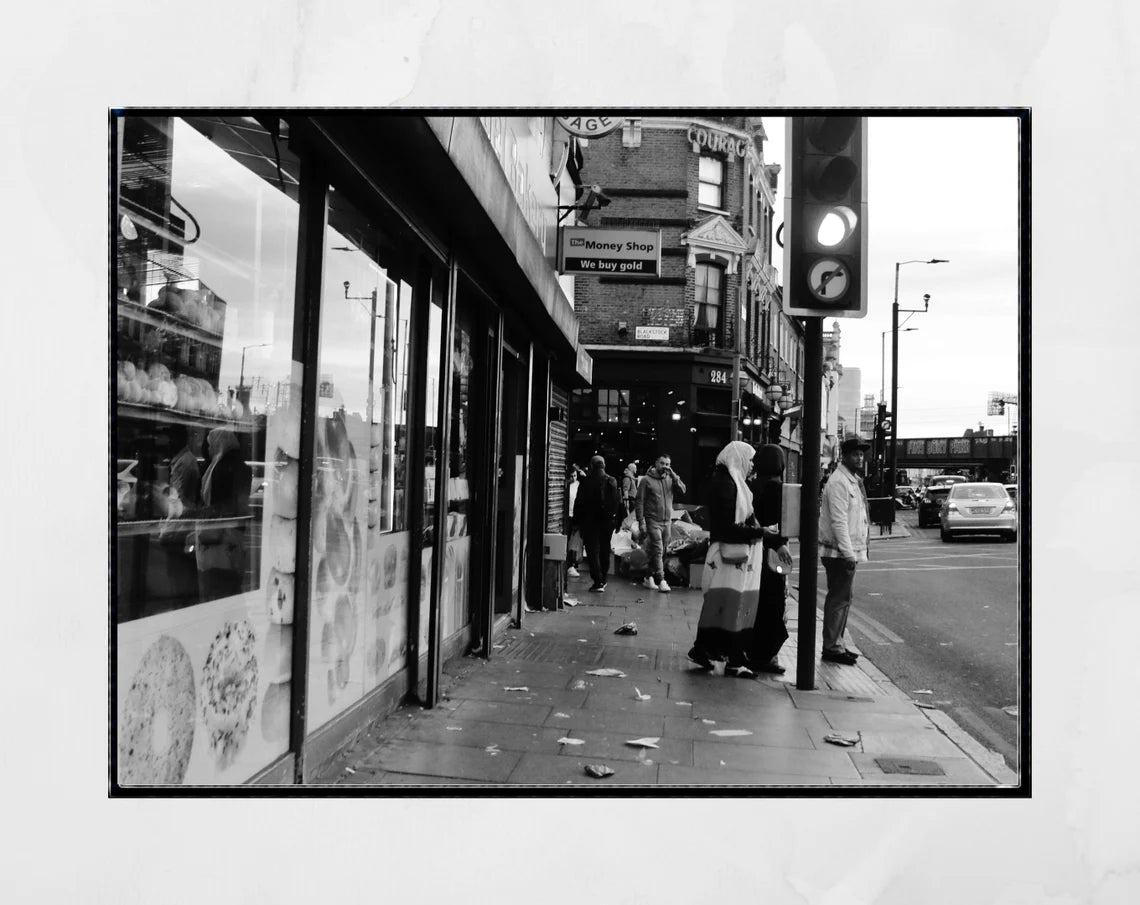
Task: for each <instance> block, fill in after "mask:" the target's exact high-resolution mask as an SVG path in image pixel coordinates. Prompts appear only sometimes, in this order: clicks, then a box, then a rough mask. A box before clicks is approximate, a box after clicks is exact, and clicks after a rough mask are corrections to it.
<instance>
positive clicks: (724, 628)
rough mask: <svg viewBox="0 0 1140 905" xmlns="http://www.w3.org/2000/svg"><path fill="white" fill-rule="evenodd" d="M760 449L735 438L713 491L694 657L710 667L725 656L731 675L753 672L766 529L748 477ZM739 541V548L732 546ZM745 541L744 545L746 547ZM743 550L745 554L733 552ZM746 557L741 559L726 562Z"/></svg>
mask: <svg viewBox="0 0 1140 905" xmlns="http://www.w3.org/2000/svg"><path fill="white" fill-rule="evenodd" d="M755 455H756V450H755V449H753V447H752V446H751V444H748V443H745V442H743V441H741V440H734V441H733V442H731V443H729V444H728V446H726V447H725V448H724V449H722V450H721V452H720V455H718V456H717V457H716V471H715V473H714V475H713V480H712V486H711V489H710V492H709V552H708V556H707V557H706V559H705V575H706V582H705V599H704V605H703V606H702V607H701V616H700V620H699V621H698V623H697V638H696V641H695V642H694V644H693V648H692V650H690V651H689V659H690V660H691V661H693V662H694V663H696V664H697V665H698V666H700V667H702V668H704V669H712V666H713V663H712V661H713V660H725V661H726V665H725V674H726V675H730V674H731V675H749V676H751V675H752V672H751V671H750V670H748V669H747V668H746V666H747V663H748V652H749V651H750V650H751V648H752V635H753V626H754V623H755V621H756V608H757V605H758V603H759V599H760V574H761V569H762V566H763V560H764V547H763V545H761V544H759V543H757V541H759V540H760V539H761V538H762V537H763V536H764V530H763V529H762V528H761V527H760V523H759V522H758V521H757V520H756V517H755V515H754V514H753V504H752V491H751V490H749V489H748V484H747V481H748V477H749V475H750V473H751V472H752V459H753V457H754V456H755ZM728 545H734V546H737V547H738V549H737V551H732V550H731V549H727V548H728ZM740 545H743V549H741V548H740ZM733 552H738V553H740V554H742V557H733V556H731V554H732V553H733ZM726 555H728V556H729V559H738V558H740V559H742V561H739V562H726V561H725V557H726Z"/></svg>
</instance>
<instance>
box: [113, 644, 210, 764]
mask: <svg viewBox="0 0 1140 905" xmlns="http://www.w3.org/2000/svg"><path fill="white" fill-rule="evenodd" d="M194 704H195V690H194V667H193V665H192V664H191V662H190V657H189V655H187V653H186V649H185V648H184V647H183V646H182V645H181V644H180V643H179V642H178V641H176V640H175V639H174V638H171V637H170V636H168V635H163V636H161V637H160V638H159V639H158V640H157V641H155V642H154V643H153V644H152V645H151V646H150V647H149V648H147V651H146V653H145V654H144V655H143V658H142V662H140V663H139V667H138V669H137V670H135V674H134V676H133V677H132V679H131V685H130V688H129V689H128V691H127V697H126V701H125V702H124V705H123V722H122V724H121V725H120V726H119V781H120V782H121V783H123V784H124V785H178V784H180V783H181V782H182V780H183V778H184V777H185V775H186V768H187V766H188V765H189V763H190V751H191V749H192V748H193V745H194V712H195V708H194Z"/></svg>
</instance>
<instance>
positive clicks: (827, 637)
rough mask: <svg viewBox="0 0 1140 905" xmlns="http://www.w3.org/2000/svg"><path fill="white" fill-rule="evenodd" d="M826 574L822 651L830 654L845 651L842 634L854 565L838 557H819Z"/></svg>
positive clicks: (848, 606) (852, 580) (852, 582)
mask: <svg viewBox="0 0 1140 905" xmlns="http://www.w3.org/2000/svg"><path fill="white" fill-rule="evenodd" d="M820 561H821V562H822V563H823V569H824V571H825V572H826V573H827V596H826V597H825V598H824V601H823V649H824V650H825V651H828V652H830V653H840V652H841V651H845V650H847V646H846V645H845V644H844V643H843V633H844V632H845V631H846V630H847V615H848V613H850V612H851V587H852V585H853V584H854V582H855V563H853V562H851V561H849V560H846V559H843V558H842V557H839V556H821V557H820Z"/></svg>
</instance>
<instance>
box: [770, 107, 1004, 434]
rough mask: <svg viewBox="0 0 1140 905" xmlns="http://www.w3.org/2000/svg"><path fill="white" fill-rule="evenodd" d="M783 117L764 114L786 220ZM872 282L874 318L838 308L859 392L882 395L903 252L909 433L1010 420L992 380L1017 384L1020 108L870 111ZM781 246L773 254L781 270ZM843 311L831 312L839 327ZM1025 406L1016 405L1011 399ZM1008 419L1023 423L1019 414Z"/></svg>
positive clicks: (902, 382)
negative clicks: (1013, 112)
mask: <svg viewBox="0 0 1140 905" xmlns="http://www.w3.org/2000/svg"><path fill="white" fill-rule="evenodd" d="M784 127H785V121H784V120H783V119H782V118H777V117H764V128H765V131H766V132H767V133H768V142H767V143H766V144H765V148H764V156H765V160H766V161H768V162H769V163H773V162H775V163H782V164H784V165H785V169H784V172H782V173H781V174H780V192H779V194H778V196H777V211H776V218H775V222H776V223H777V224H778V223H780V222H782V221H783V187H784V177H785V175H786V173H787V167H786V161H784V144H785V139H784ZM867 154H868V158H869V159H868V180H869V186H868V196H869V209H868V220H869V222H870V248H869V258H870V261H869V271H870V284H869V293H868V303H867V308H868V310H867V316H866V317H865V318H861V319H856V318H843V319H841V320H840V322H839V323H840V328H841V334H842V346H841V361H842V363H843V364H844V365H845V366H847V367H856V368H860V369H861V371H862V387H861V390H860V393H861V395H863V394H867V393H874V394H875V397H876V399H877V398H878V395H879V389H880V382H881V375H882V373H883V371H882V369H881V367H880V362H881V358H882V350H883V336H882V334H883V331H888V333H887V336H886V341H885V348H886V356H885V357H886V380H885V383H886V390H887V397H888V403H889V401H890V399H889V397H890V366H891V361H890V359H891V337H890V333H889V331H890V328H891V302H892V300H893V294H894V275H895V262H896V261H909V260H912V259H921V260H929V259H930V258H947V259H949V261H950V263H948V264H933V265H927V264H906V265H904V266H903V267H902V268H901V269H900V271H899V273H900V276H899V307H900V308H904V309H905V308H922V296H923V294H924V293H930V312H929V313H928V314H915V315H911V316H910V320H909V321H907V320H906V318H907V315H906V314H901V315H900V317H899V321H900V324H901V323H903V322H905V325H906V327H917V328H918V330H917V331H916V332H909V333H900V334H899V416H900V417H899V425H898V435H899V436H900V437H939V436H943V437H954V436H961V435H962V433H963V431H964V430H965V429H966V428H977V427H978V423H979V422H981V423H983V424H984V425H985V426H986V427H988V428H993V430H994V433H995V434H1004V433H1005V432H1006V416H1004V415H1003V416H1000V417H998V416H994V417H989V416H987V415H986V400H987V397H988V394H989V393H990V392H991V391H1000V392H1003V393H1009V394H1016V393H1017V377H1018V342H1019V334H1018V304H1017V292H1018V267H1017V254H1018V252H1017V249H1018V122H1017V120H1016V119H1015V118H1013V117H1008V118H1006V117H1001V118H994V117H961V116H944V117H891V116H875V117H872V118H870V121H869V131H868V150H867ZM782 254H783V252H782V250H781V249H780V248H779V247H774V248H773V258H774V260H773V261H772V263H773V264H774V265H775V266H776V267H777V268H778V269H780V270H781V271H782V269H783V260H782ZM832 323H833V320H831V319H826V320H825V321H824V325H825V328H830V327H831V325H832ZM1009 411H1011V412H1012V418H1013V419H1015V418H1016V412H1017V410H1016V408H1011V409H1009ZM1010 423H1016V422H1015V421H1014V420H1012V419H1011V422H1010Z"/></svg>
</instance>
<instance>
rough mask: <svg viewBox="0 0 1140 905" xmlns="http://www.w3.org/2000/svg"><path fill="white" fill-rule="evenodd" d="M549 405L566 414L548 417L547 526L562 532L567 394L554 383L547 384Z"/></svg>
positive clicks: (547, 528) (566, 444)
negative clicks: (551, 418) (560, 418)
mask: <svg viewBox="0 0 1140 905" xmlns="http://www.w3.org/2000/svg"><path fill="white" fill-rule="evenodd" d="M550 402H551V405H556V406H558V407H559V408H561V409H562V411H563V412H565V414H564V415H563V417H562V420H561V421H551V422H550V430H549V435H548V436H549V440H548V445H547V453H546V530H547V531H548V532H549V533H550V534H563V533H565V532H564V530H563V528H564V526H563V518H564V516H565V515H566V464H567V456H568V452H567V447H568V446H569V439H570V432H569V428H568V426H567V421H568V419H569V415H570V412H569V409H570V394H569V393H568V392H566V390H563V389H561V388H560V387H557V386H553V385H552V386H551V388H550Z"/></svg>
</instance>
